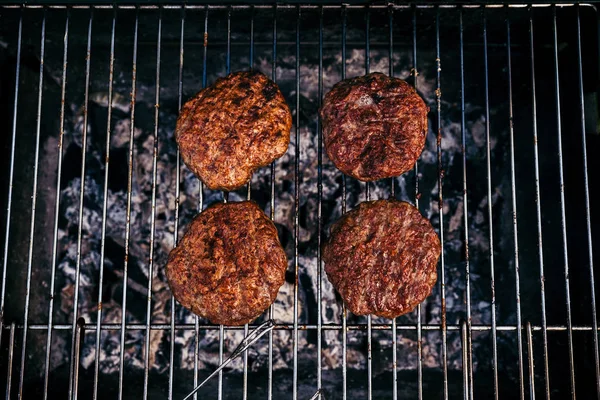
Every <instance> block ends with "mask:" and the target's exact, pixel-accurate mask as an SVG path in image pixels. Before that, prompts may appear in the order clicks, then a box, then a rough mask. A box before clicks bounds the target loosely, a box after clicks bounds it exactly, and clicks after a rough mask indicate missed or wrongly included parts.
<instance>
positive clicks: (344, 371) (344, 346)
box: [341, 4, 348, 400]
mask: <svg viewBox="0 0 600 400" xmlns="http://www.w3.org/2000/svg"><path fill="white" fill-rule="evenodd" d="M341 11H342V80H344V79H346V22H347V21H346V19H347V15H346V13H347V10H346V5H345V4H342V9H341ZM346 206H347V205H346V175H345V174H342V215H344V214H346ZM347 363H348V330H347V310H346V304H345V303H344V302H342V400H346V398H347V395H346V389H347V385H348V373H347Z"/></svg>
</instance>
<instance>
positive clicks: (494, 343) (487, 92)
mask: <svg viewBox="0 0 600 400" xmlns="http://www.w3.org/2000/svg"><path fill="white" fill-rule="evenodd" d="M482 17H483V64H484V70H485V74H484V76H485V136H486V150H487V157H486V162H487V208H488V225H489V246H490V254H489V257H490V281H491V282H490V284H491V291H492V299H491V300H492V305H491V307H492V370H493V372H494V398H495V399H496V400H498V342H497V338H496V285H495V280H494V227H493V223H492V221H493V214H492V164H491V163H492V160H491V158H492V157H491V154H490V153H491V152H490V89H489V77H488V47H487V18H486V15H485V9H484V10H483V11H482Z"/></svg>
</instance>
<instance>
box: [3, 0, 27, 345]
mask: <svg viewBox="0 0 600 400" xmlns="http://www.w3.org/2000/svg"><path fill="white" fill-rule="evenodd" d="M22 33H23V9H21V12H20V13H19V33H18V39H17V66H16V72H15V99H14V108H13V125H12V139H11V145H10V167H9V170H10V172H9V178H8V201H7V203H8V204H7V206H6V232H5V235H4V259H3V265H2V292H1V293H0V327H2V325H3V323H4V296H5V294H6V269H7V266H8V243H9V240H10V217H11V211H12V191H13V180H14V178H13V177H14V170H15V144H16V136H17V105H18V100H19V77H20V75H21V39H22ZM0 343H2V329H0Z"/></svg>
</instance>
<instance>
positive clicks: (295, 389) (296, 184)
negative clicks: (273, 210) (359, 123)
mask: <svg viewBox="0 0 600 400" xmlns="http://www.w3.org/2000/svg"><path fill="white" fill-rule="evenodd" d="M295 150H296V154H295V155H296V157H295V159H294V340H293V355H294V361H293V364H294V374H293V380H292V390H293V393H292V399H293V400H296V399H297V398H298V237H299V236H300V225H299V223H298V222H299V221H298V216H299V213H300V181H299V175H300V6H298V7H297V8H296V143H295Z"/></svg>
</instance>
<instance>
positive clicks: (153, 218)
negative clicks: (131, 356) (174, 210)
mask: <svg viewBox="0 0 600 400" xmlns="http://www.w3.org/2000/svg"><path fill="white" fill-rule="evenodd" d="M162 13H163V11H162V8H161V9H160V10H159V13H158V35H157V39H156V88H155V102H154V147H153V156H152V200H151V203H152V206H151V217H150V254H149V257H148V292H147V293H148V296H147V303H146V323H147V324H148V326H147V327H146V335H145V342H144V345H145V350H146V353H145V357H144V400H145V399H147V398H148V378H149V377H148V373H149V368H150V327H149V325H150V324H151V323H152V281H153V278H154V235H155V233H156V179H157V167H158V165H157V160H158V117H159V107H160V49H161V41H162ZM169 328H170V327H169Z"/></svg>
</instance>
